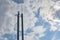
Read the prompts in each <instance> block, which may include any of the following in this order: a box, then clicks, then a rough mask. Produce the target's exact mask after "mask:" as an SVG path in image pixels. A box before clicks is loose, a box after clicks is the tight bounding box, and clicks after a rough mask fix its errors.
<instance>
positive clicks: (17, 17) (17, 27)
mask: <svg viewBox="0 0 60 40" xmlns="http://www.w3.org/2000/svg"><path fill="white" fill-rule="evenodd" d="M17 40H19V11H18V15H17Z"/></svg>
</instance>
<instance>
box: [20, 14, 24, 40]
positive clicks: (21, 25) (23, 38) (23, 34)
mask: <svg viewBox="0 0 60 40" xmlns="http://www.w3.org/2000/svg"><path fill="white" fill-rule="evenodd" d="M21 29H22V40H24V33H23V32H24V30H23V13H21Z"/></svg>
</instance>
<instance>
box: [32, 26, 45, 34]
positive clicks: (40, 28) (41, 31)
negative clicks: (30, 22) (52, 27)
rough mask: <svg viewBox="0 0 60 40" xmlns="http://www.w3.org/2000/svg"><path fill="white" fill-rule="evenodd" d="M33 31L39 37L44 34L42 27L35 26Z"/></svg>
mask: <svg viewBox="0 0 60 40" xmlns="http://www.w3.org/2000/svg"><path fill="white" fill-rule="evenodd" d="M33 31H34V32H35V33H38V34H40V35H41V34H44V32H45V31H46V28H43V26H37V27H34V28H33Z"/></svg>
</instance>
